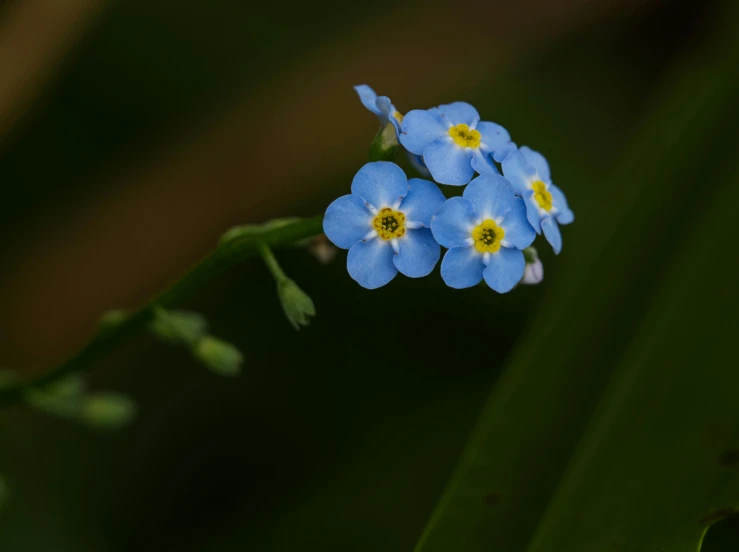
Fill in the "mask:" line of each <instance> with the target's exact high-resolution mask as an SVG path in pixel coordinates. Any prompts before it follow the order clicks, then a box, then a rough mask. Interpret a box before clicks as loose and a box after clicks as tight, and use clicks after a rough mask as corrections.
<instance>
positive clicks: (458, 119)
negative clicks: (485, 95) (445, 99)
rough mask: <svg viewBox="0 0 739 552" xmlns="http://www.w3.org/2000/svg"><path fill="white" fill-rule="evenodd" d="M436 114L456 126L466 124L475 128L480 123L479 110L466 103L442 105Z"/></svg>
mask: <svg viewBox="0 0 739 552" xmlns="http://www.w3.org/2000/svg"><path fill="white" fill-rule="evenodd" d="M436 112H437V113H439V114H440V115H441V116H442V117H443V118H444V119H446V120H447V121H449V123H450V124H452V125H455V126H456V125H462V124H464V125H467V126H469V127H471V128H475V125H476V124H477V123H478V122H479V121H480V114H479V113H478V112H477V109H475V108H474V107H472V106H471V105H470V104H468V103H465V102H454V103H450V104H445V105H440V106H439V107H437V108H436Z"/></svg>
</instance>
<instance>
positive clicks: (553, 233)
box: [541, 217, 562, 255]
mask: <svg viewBox="0 0 739 552" xmlns="http://www.w3.org/2000/svg"><path fill="white" fill-rule="evenodd" d="M541 229H542V230H543V231H544V237H545V238H546V239H547V241H548V242H549V243H550V245H551V246H552V249H553V250H554V253H556V254H557V255H559V252H560V251H562V234H560V233H559V226H557V221H555V220H554V217H546V218H544V219H542V221H541Z"/></svg>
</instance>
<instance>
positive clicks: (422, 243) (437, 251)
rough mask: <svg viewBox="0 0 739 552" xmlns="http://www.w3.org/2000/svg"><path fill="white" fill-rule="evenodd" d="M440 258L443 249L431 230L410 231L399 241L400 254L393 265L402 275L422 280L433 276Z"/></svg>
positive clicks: (394, 259) (395, 257)
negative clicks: (432, 272) (432, 273)
mask: <svg viewBox="0 0 739 552" xmlns="http://www.w3.org/2000/svg"><path fill="white" fill-rule="evenodd" d="M440 256H441V247H439V244H438V243H436V240H435V239H434V236H433V235H432V234H431V230H429V229H428V228H418V229H417V230H408V231H407V232H406V233H405V236H403V237H402V238H400V239H398V254H397V255H395V256H394V257H393V263H395V268H397V269H398V270H399V271H400V273H401V274H405V275H406V276H408V277H410V278H422V277H424V276H428V275H429V274H431V271H432V270H433V269H434V267H435V266H436V263H438V262H439V257H440Z"/></svg>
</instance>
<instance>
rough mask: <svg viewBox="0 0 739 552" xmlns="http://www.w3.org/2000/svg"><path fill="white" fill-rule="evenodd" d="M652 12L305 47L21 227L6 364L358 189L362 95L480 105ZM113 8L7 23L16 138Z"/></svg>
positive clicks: (611, 12)
mask: <svg viewBox="0 0 739 552" xmlns="http://www.w3.org/2000/svg"><path fill="white" fill-rule="evenodd" d="M651 4H652V2H646V1H644V0H560V1H558V2H550V1H549V0H524V1H523V2H518V3H508V2H479V3H475V4H474V5H471V4H466V5H465V9H462V10H460V9H452V8H453V7H454V6H457V5H456V4H455V3H430V4H427V3H424V4H423V9H419V4H416V3H411V2H401V3H397V4H393V5H392V8H391V9H389V10H386V11H384V12H382V13H377V14H376V15H375V16H374V17H371V18H365V19H361V20H360V21H359V23H358V24H357V25H355V26H352V27H348V28H342V29H339V30H337V32H335V33H334V34H332V35H330V36H328V37H326V39H325V40H320V41H318V44H317V45H316V46H314V47H312V48H311V49H307V50H301V51H299V52H296V55H295V56H294V57H292V58H291V59H289V60H288V62H287V64H286V66H285V67H280V68H279V70H275V71H274V72H273V73H271V74H270V75H269V78H267V79H262V80H259V81H254V82H248V83H246V84H244V85H242V88H241V90H240V91H239V92H238V93H237V94H235V95H234V99H233V100H231V101H230V102H229V103H225V104H223V105H220V106H218V108H217V109H211V110H209V111H207V112H194V113H192V114H190V116H189V121H188V122H186V124H184V125H183V126H181V127H180V128H179V129H178V131H177V132H175V133H173V134H171V135H169V136H166V137H165V139H163V140H162V141H161V142H160V143H158V145H157V147H155V148H153V149H141V150H140V151H138V152H137V153H136V155H131V154H130V152H127V153H126V155H125V156H124V157H122V158H116V159H112V160H109V161H108V162H106V164H105V167H104V169H103V170H100V171H98V172H96V173H95V174H94V180H95V181H96V182H99V185H96V186H95V188H94V189H92V190H90V191H89V193H86V194H84V196H83V197H82V199H81V200H80V201H77V202H75V204H74V205H73V207H72V208H68V209H63V210H62V209H59V210H57V209H54V208H48V207H45V208H43V209H41V210H37V211H36V212H34V213H32V216H29V217H26V218H24V219H22V221H21V223H19V224H18V225H16V226H15V227H14V228H12V232H11V235H10V236H7V237H6V240H4V243H3V245H2V249H1V250H0V258H1V259H2V262H3V267H4V268H3V273H2V275H1V276H0V305H1V306H2V308H0V335H1V336H2V338H1V340H0V342H1V344H2V345H1V346H0V364H1V365H7V366H13V367H14V368H19V369H25V370H29V371H31V370H42V369H43V368H44V367H46V366H48V365H50V364H53V363H55V362H58V361H59V360H61V359H62V358H63V357H65V356H67V355H69V354H70V353H71V352H73V351H74V350H75V349H76V348H78V347H80V346H81V345H82V344H83V343H84V342H85V341H86V340H87V339H88V337H89V336H90V334H91V332H92V331H93V330H94V328H95V326H96V324H97V321H98V319H99V317H100V316H101V314H103V313H104V312H105V311H106V310H108V309H112V308H118V307H125V306H132V305H136V304H137V303H140V302H141V301H143V300H145V299H146V298H147V297H149V296H151V295H152V294H153V293H155V292H157V291H158V290H161V289H163V288H164V287H165V286H167V285H168V284H169V283H171V282H172V281H173V280H174V279H175V278H176V277H177V276H178V275H179V274H181V273H182V272H183V271H185V270H186V269H187V268H188V267H189V266H190V265H192V264H193V263H194V262H196V261H197V260H198V259H199V258H200V257H202V256H203V255H205V254H207V252H208V251H209V250H211V249H212V247H213V246H214V244H215V242H216V240H217V238H218V236H219V234H221V233H222V232H223V231H225V230H226V229H227V228H229V227H230V226H232V225H235V224H239V223H246V222H259V221H263V220H265V219H268V218H270V217H274V216H288V215H294V214H304V215H309V214H313V213H314V212H317V211H320V209H321V205H320V203H319V201H320V199H322V198H323V196H322V195H321V194H322V193H325V192H326V191H328V190H343V189H344V188H345V187H346V185H347V183H346V182H338V181H337V180H338V179H339V178H340V177H341V175H344V174H346V173H347V172H348V171H350V170H351V169H352V168H353V167H357V166H359V165H360V164H361V163H363V162H364V159H365V152H366V148H367V142H368V137H369V136H371V135H372V132H373V131H374V127H375V124H376V123H375V121H374V119H373V118H372V117H371V116H370V115H369V114H368V113H366V112H364V111H363V109H362V107H361V105H360V104H359V102H358V101H357V98H356V97H355V95H354V93H353V91H352V89H351V87H352V85H354V84H360V83H367V84H370V85H372V86H373V87H374V88H375V90H377V91H378V92H379V93H381V94H388V95H390V96H391V98H392V99H393V101H394V102H395V104H396V105H397V106H398V107H399V109H401V110H406V109H408V108H410V107H427V106H429V105H431V104H434V103H442V102H445V101H453V100H459V99H468V98H469V96H470V95H472V94H474V91H475V90H476V89H478V88H480V86H481V85H485V86H488V87H495V82H496V78H497V76H498V75H499V74H501V73H502V72H503V71H504V70H507V69H508V68H509V67H510V66H511V65H514V64H517V63H519V62H520V61H521V60H522V59H525V58H526V57H527V56H529V55H531V54H532V52H534V51H537V50H538V49H540V48H542V47H544V46H547V45H550V44H552V43H554V42H556V41H560V40H562V39H563V37H565V36H567V35H568V34H569V33H572V32H573V31H574V30H577V29H579V28H580V27H581V26H583V25H585V24H591V23H593V22H594V21H599V20H603V19H605V18H607V19H608V20H610V21H611V22H612V23H613V24H614V25H615V24H618V22H619V21H621V20H623V19H624V18H628V17H630V16H631V15H632V14H633V13H634V11H635V10H644V9H647V8H649V6H650V5H651ZM103 8H104V6H103V2H102V1H98V0H76V1H75V2H65V3H63V4H62V3H54V2H51V1H49V2H43V1H38V2H33V1H29V2H20V3H18V4H17V5H12V6H9V7H7V8H6V9H5V10H4V11H3V12H2V13H0V73H1V74H0V83H1V84H0V86H1V87H2V88H0V90H1V91H2V95H1V96H0V112H1V113H2V114H3V117H2V121H1V122H0V137H5V136H7V135H8V134H10V133H11V132H14V131H16V130H17V128H18V127H20V126H22V125H24V123H25V122H26V121H27V119H28V117H29V116H32V115H33V111H34V102H39V101H40V102H43V98H44V90H45V89H46V88H50V87H53V85H54V82H55V79H57V78H58V75H59V73H60V71H61V70H62V68H63V67H64V66H65V64H67V63H69V61H70V59H72V60H73V59H74V56H77V55H80V52H79V51H78V49H77V48H76V46H77V45H78V44H80V43H82V42H83V39H84V37H85V35H86V33H89V32H91V30H92V29H94V28H95V26H97V25H100V24H101V23H102V22H104V21H105V20H106V17H109V10H105V9H103ZM521 14H526V18H525V19H522V18H521ZM481 22H486V23H487V24H486V25H484V26H483V25H482V24H481ZM195 43H196V44H197V39H195ZM450 43H452V44H453V47H450ZM183 55H186V53H183ZM24 114H26V115H25V116H24ZM29 114H30V115H29ZM38 154H39V160H38V162H39V163H43V162H44V152H43V151H40V152H38ZM317 198H318V199H317Z"/></svg>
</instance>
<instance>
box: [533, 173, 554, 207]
mask: <svg viewBox="0 0 739 552" xmlns="http://www.w3.org/2000/svg"><path fill="white" fill-rule="evenodd" d="M531 189H532V190H534V200H535V201H536V203H537V204H538V205H539V207H541V208H542V209H544V210H545V211H551V210H552V194H551V192H550V191H549V190H547V185H546V184H544V183H543V182H542V181H541V180H537V181H536V182H534V183H533V184H532V185H531Z"/></svg>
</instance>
